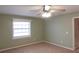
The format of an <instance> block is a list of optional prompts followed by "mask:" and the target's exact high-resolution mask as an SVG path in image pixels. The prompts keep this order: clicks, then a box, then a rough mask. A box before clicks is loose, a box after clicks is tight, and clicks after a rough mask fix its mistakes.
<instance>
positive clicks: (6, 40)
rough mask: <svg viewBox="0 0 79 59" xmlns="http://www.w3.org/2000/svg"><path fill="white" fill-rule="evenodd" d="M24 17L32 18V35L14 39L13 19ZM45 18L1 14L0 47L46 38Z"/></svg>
mask: <svg viewBox="0 0 79 59" xmlns="http://www.w3.org/2000/svg"><path fill="white" fill-rule="evenodd" d="M13 18H23V19H28V20H32V24H31V27H32V29H31V33H32V36H31V37H27V38H22V39H14V40H13V39H12V21H13V20H12V19H13ZM43 21H44V20H43V19H41V18H34V17H24V16H12V15H3V14H1V15H0V49H3V48H9V47H14V46H18V45H23V44H28V43H31V42H39V41H42V40H43V39H44V36H43V35H44V33H43V32H44V29H43V27H44V26H43V25H44V24H43Z"/></svg>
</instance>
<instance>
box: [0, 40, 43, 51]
mask: <svg viewBox="0 0 79 59" xmlns="http://www.w3.org/2000/svg"><path fill="white" fill-rule="evenodd" d="M41 42H44V41H37V42H31V43H29V44H24V45H19V46H14V47H10V48H5V49H1V50H0V52H2V51H6V50H10V49H15V48H19V47H23V46H28V45H31V44H37V43H41Z"/></svg>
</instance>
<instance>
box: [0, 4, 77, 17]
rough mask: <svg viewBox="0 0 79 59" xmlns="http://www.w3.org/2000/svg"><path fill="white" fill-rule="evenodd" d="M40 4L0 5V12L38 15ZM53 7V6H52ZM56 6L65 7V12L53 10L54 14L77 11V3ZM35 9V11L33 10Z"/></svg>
mask: <svg viewBox="0 0 79 59" xmlns="http://www.w3.org/2000/svg"><path fill="white" fill-rule="evenodd" d="M41 7H42V6H41V5H24V6H23V5H14V6H13V5H3V6H1V5H0V14H11V15H22V16H33V17H40V15H39V12H40V11H39V10H38V9H41ZM54 7H55V6H54ZM56 7H58V8H64V9H66V11H65V12H54V15H55V16H56V15H61V14H66V13H73V12H79V5H60V6H56ZM33 10H35V11H33ZM52 14H53V13H52Z"/></svg>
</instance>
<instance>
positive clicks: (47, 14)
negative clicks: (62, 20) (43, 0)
mask: <svg viewBox="0 0 79 59" xmlns="http://www.w3.org/2000/svg"><path fill="white" fill-rule="evenodd" d="M50 16H51V13H47V12H45V13H43V14H42V17H46V18H48V17H50Z"/></svg>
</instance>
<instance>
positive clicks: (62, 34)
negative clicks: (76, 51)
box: [45, 12, 79, 48]
mask: <svg viewBox="0 0 79 59" xmlns="http://www.w3.org/2000/svg"><path fill="white" fill-rule="evenodd" d="M77 16H79V12H78V13H70V14H64V15H60V16H55V17H51V18H48V19H46V21H45V25H46V26H45V29H46V30H45V34H46V35H45V36H46V40H47V41H48V42H50V43H54V44H58V45H60V46H64V47H68V48H73V47H74V43H75V42H74V40H73V35H72V18H73V17H77ZM66 32H68V33H69V34H66ZM73 42H74V43H73Z"/></svg>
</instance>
